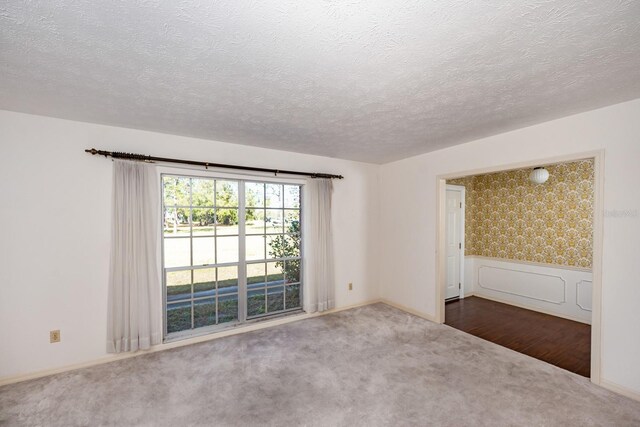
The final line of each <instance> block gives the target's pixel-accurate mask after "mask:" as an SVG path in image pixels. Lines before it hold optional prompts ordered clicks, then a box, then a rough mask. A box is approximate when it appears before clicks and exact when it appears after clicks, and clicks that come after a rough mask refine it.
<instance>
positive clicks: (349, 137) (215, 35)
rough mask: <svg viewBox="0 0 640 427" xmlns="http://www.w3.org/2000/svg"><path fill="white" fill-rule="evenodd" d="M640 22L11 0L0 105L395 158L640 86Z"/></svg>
mask: <svg viewBox="0 0 640 427" xmlns="http://www.w3.org/2000/svg"><path fill="white" fill-rule="evenodd" d="M639 18H640V2H639V1H637V0H586V1H585V0H555V1H554V0H524V1H518V2H505V1H502V0H488V1H481V2H480V1H445V0H436V1H424V0H399V1H393V2H385V1H364V0H351V1H348V2H345V1H337V0H336V1H331V0H328V1H322V2H320V1H317V2H312V1H309V2H300V1H297V0H279V1H248V0H228V1H216V2H208V1H195V0H189V1H187V0H176V1H167V2H161V1H157V0H130V1H117V2H116V1H103V2H92V1H86V0H84V1H75V0H74V1H72V0H29V1H26V0H9V1H5V2H2V4H0V64H1V67H0V108H1V109H7V110H14V111H21V112H27V113H35V114H43V115H50V116H55V117H62V118H68V119H74V120H81V121H88V122H95V123H103V124H111V125H117V126H123V127H131V128H138V129H146V130H154V131H159V132H166V133H172V134H180V135H187V136H196V137H202V138H207V139H214V140H220V141H226V142H235V143H241V144H246V145H255V146H262V147H267V148H276V149H283V150H289V151H296V152H303V153H309V154H318V155H325V156H330V157H339V158H345V159H353V160H361V161H366V162H373V163H385V162H388V161H392V160H397V159H401V158H404V157H409V156H412V155H415V154H419V153H424V152H428V151H432V150H436V149H440V148H443V147H446V146H450V145H454V144H457V143H461V142H465V141H470V140H474V139H478V138H480V137H483V136H489V135H492V134H497V133H500V132H504V131H507V130H511V129H516V128H519V127H523V126H526V125H530V124H534V123H539V122H543V121H546V120H550V119H554V118H558V117H562V116H566V115H569V114H573V113H577V112H581V111H586V110H590V109H594V108H597V107H601V106H605V105H610V104H614V103H617V102H622V101H626V100H630V99H634V98H638V97H640V19H639ZM104 148H109V147H104ZM212 160H214V161H215V159H212Z"/></svg>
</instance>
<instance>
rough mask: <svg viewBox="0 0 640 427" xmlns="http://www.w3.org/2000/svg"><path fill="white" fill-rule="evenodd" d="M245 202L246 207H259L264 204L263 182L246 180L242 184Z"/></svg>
mask: <svg viewBox="0 0 640 427" xmlns="http://www.w3.org/2000/svg"><path fill="white" fill-rule="evenodd" d="M244 194H245V200H246V202H245V204H246V206H248V207H252V208H253V207H256V208H261V207H263V206H264V184H261V183H259V182H247V183H245V185H244Z"/></svg>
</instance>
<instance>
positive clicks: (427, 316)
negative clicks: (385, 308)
mask: <svg viewBox="0 0 640 427" xmlns="http://www.w3.org/2000/svg"><path fill="white" fill-rule="evenodd" d="M380 302H381V303H383V304H387V305H389V306H391V307H394V308H397V309H398V310H402V311H404V312H406V313H409V314H413V315H414V316H418V317H421V318H423V319H426V320H429V321H431V322H434V323H438V321H437V320H436V318H435V316H432V315H431V314H427V313H423V312H421V311H418V310H414V309H413V308H410V307H407V306H404V305H402V304H398V303H396V302H393V301H390V300H388V299H384V298H382V299H381V300H380Z"/></svg>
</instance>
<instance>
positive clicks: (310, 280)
mask: <svg viewBox="0 0 640 427" xmlns="http://www.w3.org/2000/svg"><path fill="white" fill-rule="evenodd" d="M332 193H333V182H332V180H331V179H325V178H321V179H312V180H311V181H310V182H309V184H307V185H306V191H305V194H304V199H303V200H304V201H305V202H306V203H305V205H306V213H307V215H306V216H307V224H306V228H305V241H306V242H307V243H306V244H305V258H306V261H305V265H306V268H307V279H306V283H307V286H306V293H305V294H304V295H305V297H304V298H305V310H306V311H308V312H314V311H325V310H330V309H332V308H334V306H335V279H334V274H333V239H332V236H331V194H332Z"/></svg>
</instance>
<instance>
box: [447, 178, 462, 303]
mask: <svg viewBox="0 0 640 427" xmlns="http://www.w3.org/2000/svg"><path fill="white" fill-rule="evenodd" d="M446 224H447V227H446V229H447V289H446V292H445V298H446V299H449V298H455V297H459V296H460V287H461V284H460V257H461V255H462V191H461V190H458V189H455V190H454V189H450V188H449V186H447V219H446Z"/></svg>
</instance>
